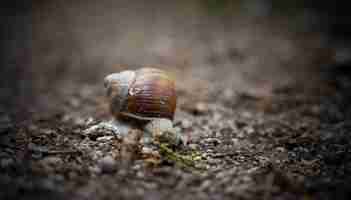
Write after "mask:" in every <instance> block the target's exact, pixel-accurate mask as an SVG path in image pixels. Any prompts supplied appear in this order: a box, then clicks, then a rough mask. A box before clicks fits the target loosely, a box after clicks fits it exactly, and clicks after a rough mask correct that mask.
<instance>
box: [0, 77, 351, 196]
mask: <svg viewBox="0 0 351 200" xmlns="http://www.w3.org/2000/svg"><path fill="white" fill-rule="evenodd" d="M325 83H326V82H323V84H325ZM72 85H73V84H70V86H67V87H65V90H64V93H63V92H62V90H61V91H60V90H53V91H51V92H49V93H48V94H46V95H45V96H46V98H48V99H49V100H50V102H51V103H52V104H53V105H55V106H52V108H46V110H45V112H44V111H43V110H41V111H40V109H38V110H36V109H34V108H31V109H28V108H27V107H25V108H26V109H25V108H23V111H21V115H20V114H18V113H17V114H16V113H3V114H2V115H1V129H0V130H1V146H0V147H1V154H0V161H1V162H0V164H1V166H0V167H1V168H0V169H1V171H0V177H1V178H0V185H1V187H2V188H3V189H2V190H1V192H0V199H49V198H50V199H166V198H167V199H180V198H182V199H233V198H237V199H348V197H349V196H350V190H349V189H350V184H351V179H350V177H351V176H350V175H351V171H350V169H351V157H350V155H351V154H350V149H351V148H350V147H351V143H350V140H349V136H348V134H349V130H350V127H351V125H350V123H349V122H348V120H345V119H347V114H349V113H348V110H347V109H345V108H347V107H340V105H343V104H342V103H341V102H344V103H345V104H346V103H347V100H348V99H347V96H346V95H343V94H345V91H347V89H340V88H339V89H338V90H337V89H335V88H333V89H329V90H326V89H324V90H323V91H322V92H321V90H320V89H318V90H317V89H310V90H308V91H306V90H301V89H299V88H279V89H277V90H275V91H274V92H273V93H272V95H271V96H265V97H262V96H253V95H251V94H245V93H230V92H223V93H222V94H220V95H218V92H216V90H218V88H214V89H213V91H212V90H209V91H207V92H208V93H210V95H207V97H208V98H206V99H203V100H197V101H194V100H193V98H191V96H192V95H191V94H190V92H192V90H189V89H187V90H184V89H181V88H180V89H179V91H178V93H179V103H178V110H177V113H176V117H175V120H174V124H175V126H176V127H178V128H179V129H180V130H181V132H182V134H183V135H185V136H186V139H187V140H186V144H185V145H184V146H179V147H174V149H173V150H174V151H175V152H177V153H179V154H181V155H193V156H192V158H193V161H194V166H192V167H189V166H188V165H182V163H181V161H180V162H177V161H174V160H172V159H169V158H168V157H167V156H165V155H164V154H163V153H162V151H161V150H160V149H159V148H157V147H155V148H154V149H151V148H149V147H143V146H142V145H141V144H139V143H138V142H135V143H127V142H126V141H125V140H123V139H122V140H121V139H120V138H116V137H114V136H113V135H112V134H111V133H109V132H104V131H101V132H96V133H94V134H89V135H87V134H85V132H84V130H85V129H87V128H89V127H91V126H92V125H94V124H97V123H98V122H101V121H104V120H108V119H109V114H108V111H107V108H106V102H105V98H104V95H103V92H102V90H101V86H100V85H98V84H97V85H83V84H81V85H78V84H76V85H74V86H72ZM319 86H322V83H320V84H319ZM323 88H327V87H326V86H325V85H323ZM330 91H332V92H330ZM211 93H212V94H211ZM46 100H47V99H46ZM25 110H26V112H27V115H28V116H31V117H29V118H28V119H26V120H23V119H22V120H21V121H19V120H18V121H16V116H23V115H25ZM17 118H18V117H17Z"/></svg>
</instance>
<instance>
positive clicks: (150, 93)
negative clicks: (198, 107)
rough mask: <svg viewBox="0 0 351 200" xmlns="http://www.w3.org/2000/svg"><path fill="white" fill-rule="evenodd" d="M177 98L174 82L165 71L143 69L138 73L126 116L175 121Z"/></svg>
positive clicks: (130, 90)
mask: <svg viewBox="0 0 351 200" xmlns="http://www.w3.org/2000/svg"><path fill="white" fill-rule="evenodd" d="M176 104H177V97H176V91H175V83H174V80H173V79H171V78H170V77H169V76H168V75H167V74H166V73H165V72H164V71H162V70H159V69H153V68H143V69H140V70H137V71H136V78H135V80H134V82H133V83H132V84H131V86H130V88H129V92H128V97H127V105H126V110H127V111H126V112H123V113H124V114H127V115H131V116H133V117H137V118H141V119H152V118H167V119H171V120H172V119H173V116H174V112H175V109H176Z"/></svg>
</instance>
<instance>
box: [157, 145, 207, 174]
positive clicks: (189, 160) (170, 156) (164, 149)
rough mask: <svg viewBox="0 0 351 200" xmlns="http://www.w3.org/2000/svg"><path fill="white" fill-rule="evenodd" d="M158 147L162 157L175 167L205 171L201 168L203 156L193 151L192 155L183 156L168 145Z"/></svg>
mask: <svg viewBox="0 0 351 200" xmlns="http://www.w3.org/2000/svg"><path fill="white" fill-rule="evenodd" d="M157 146H158V147H159V149H160V154H161V156H163V158H164V159H166V160H168V161H170V162H172V163H174V164H175V165H177V166H179V167H181V168H185V169H190V170H196V171H202V170H204V168H203V167H199V166H200V165H199V163H200V162H201V154H200V153H199V152H195V151H193V152H191V153H190V154H187V155H182V154H180V153H178V152H176V151H174V150H172V149H171V148H170V147H169V146H168V144H166V143H159V144H157Z"/></svg>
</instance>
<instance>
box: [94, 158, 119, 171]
mask: <svg viewBox="0 0 351 200" xmlns="http://www.w3.org/2000/svg"><path fill="white" fill-rule="evenodd" d="M98 165H99V167H100V169H101V171H102V172H104V173H111V172H114V171H115V170H116V161H115V159H114V158H112V156H105V157H103V158H102V159H100V160H99V161H98Z"/></svg>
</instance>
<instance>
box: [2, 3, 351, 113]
mask: <svg viewBox="0 0 351 200" xmlns="http://www.w3.org/2000/svg"><path fill="white" fill-rule="evenodd" d="M2 9H3V12H2V13H3V14H2V23H1V24H2V27H3V28H2V29H3V30H2V31H1V38H2V41H3V45H2V49H3V51H2V52H3V59H2V63H3V64H1V69H0V70H1V71H0V74H1V79H0V84H1V92H0V99H1V109H2V110H4V109H7V108H10V107H15V108H18V105H20V104H26V105H28V104H29V103H28V102H31V101H32V100H33V103H34V102H38V97H45V96H46V94H47V93H48V92H49V91H53V90H65V88H68V87H72V86H74V85H76V86H79V87H81V86H82V84H83V85H89V84H90V85H96V86H97V87H101V85H102V84H101V82H102V81H101V80H102V78H103V77H104V76H105V75H106V74H108V73H111V72H116V71H120V70H122V69H127V68H128V69H129V68H139V67H140V66H144V65H149V66H150V65H153V66H157V67H160V68H166V69H167V70H169V71H171V72H172V73H173V74H174V76H175V77H177V78H181V79H182V81H178V84H179V87H180V88H185V90H190V91H193V90H194V88H197V87H202V88H204V90H209V87H215V88H216V90H223V88H230V90H232V91H244V92H249V93H253V94H257V95H261V96H262V95H263V96H264V95H269V94H270V93H271V91H273V90H274V89H275V88H280V87H286V86H289V85H299V87H300V88H305V87H312V86H314V85H315V84H313V83H314V82H315V81H317V82H318V81H319V80H320V79H321V78H325V77H328V78H327V79H328V80H333V79H334V77H333V74H334V72H335V71H338V70H339V69H342V70H341V71H342V74H343V73H344V70H345V69H346V71H347V69H348V68H347V67H345V66H347V65H348V63H349V60H350V36H349V35H350V26H349V24H348V22H349V21H350V16H349V14H348V11H347V7H346V6H345V4H344V2H341V1H335V2H331V1H303V0H296V1H289V2H281V1H278V0H245V1H243V0H179V1H164V0H153V1H150V0H147V1H146V0H128V1H124V0H118V1H112V0H102V1H93V0H85V1H80V0H77V1H57V0H46V1H43V0H34V1H30V2H28V1H26V2H24V1H23V2H22V1H13V3H12V5H9V6H4V8H2ZM335 66H342V67H341V68H340V67H335ZM335 69H337V70H335ZM325 74H327V76H325ZM330 77H331V78H330ZM206 83H211V84H206ZM79 87H77V89H78V88H79ZM317 87H319V86H317ZM101 88H102V87H101ZM223 91H224V90H223ZM45 101H46V102H49V99H47V98H44V100H43V102H44V104H45ZM27 107H28V106H27Z"/></svg>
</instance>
